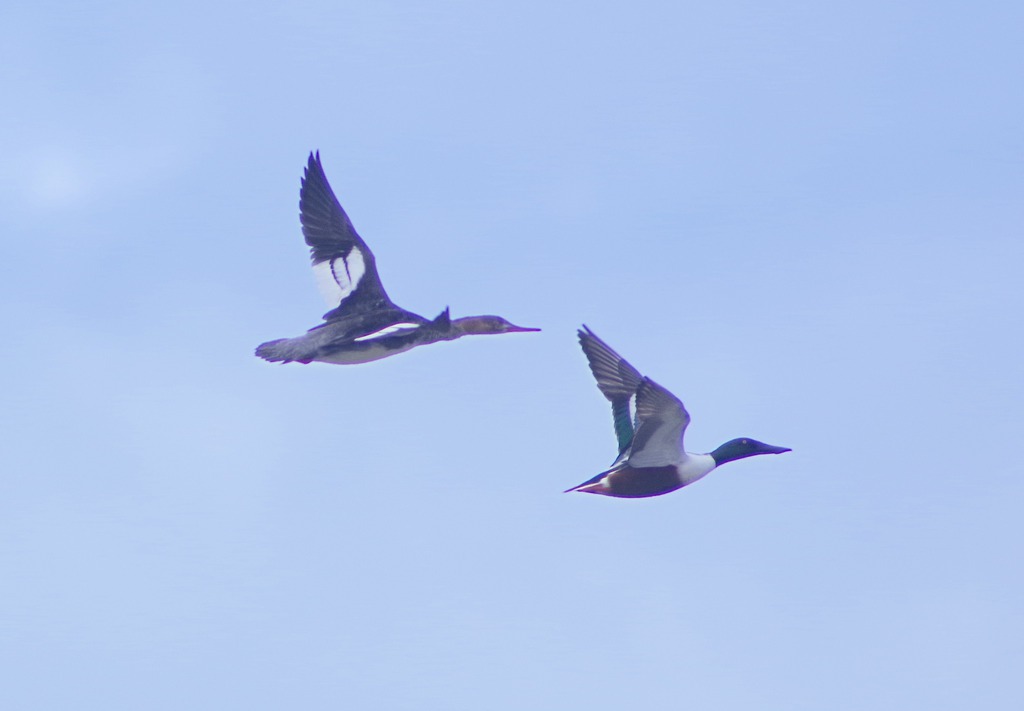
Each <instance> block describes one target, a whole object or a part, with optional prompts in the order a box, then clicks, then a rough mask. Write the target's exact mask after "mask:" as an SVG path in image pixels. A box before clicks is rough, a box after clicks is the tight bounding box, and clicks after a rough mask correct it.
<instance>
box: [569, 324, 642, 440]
mask: <svg viewBox="0 0 1024 711" xmlns="http://www.w3.org/2000/svg"><path fill="white" fill-rule="evenodd" d="M577 335H579V339H580V347H581V348H583V353H584V354H585V355H586V356H587V361H588V362H589V363H590V372H591V373H593V374H594V379H595V380H597V387H598V389H600V391H601V393H602V394H603V395H604V396H605V397H606V398H607V399H608V400H609V401H610V402H611V404H612V418H613V420H614V423H615V436H616V437H617V438H618V441H619V454H620V455H621V454H622V453H623V452H625V451H626V450H627V449H629V446H630V444H631V443H632V442H633V421H632V417H631V416H630V412H629V405H630V400H631V399H632V397H633V395H634V394H635V393H636V390H637V388H638V387H640V382H641V380H642V379H643V376H641V375H640V373H639V372H638V371H637V369H636V368H634V367H633V366H631V365H630V364H629V363H627V362H626V359H625V358H623V357H622V356H620V355H619V354H618V353H616V352H615V351H614V350H612V348H611V346H609V345H608V344H607V343H605V342H604V341H602V340H601V339H600V338H598V337H597V336H596V335H594V332H593V331H591V330H590V329H589V328H587V327H586V326H584V327H583V328H582V329H580V330H579V331H578V332H577Z"/></svg>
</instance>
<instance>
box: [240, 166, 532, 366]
mask: <svg viewBox="0 0 1024 711" xmlns="http://www.w3.org/2000/svg"><path fill="white" fill-rule="evenodd" d="M299 218H300V220H301V221H302V234H303V235H304V236H305V238H306V244H308V245H309V246H310V252H311V256H312V260H313V274H314V276H315V277H316V281H317V286H318V287H319V288H320V291H321V293H322V294H323V295H324V298H325V299H326V300H327V302H328V303H329V304H330V305H331V306H332V307H333V308H332V309H331V310H330V311H328V312H327V313H326V314H324V323H322V324H320V325H319V326H315V327H314V328H311V329H310V330H309V331H308V332H307V333H305V334H304V335H302V336H298V337H296V338H280V339H277V340H275V341H268V342H267V343H263V344H261V345H260V346H259V347H258V348H257V349H256V355H258V356H259V357H260V358H263V359H265V360H269V361H275V362H284V363H290V362H297V363H311V362H313V361H320V362H322V363H337V364H341V365H353V364H356V363H368V362H370V361H374V360H380V359H381V358H387V357H388V356H392V355H396V354H398V353H403V352H405V351H407V350H410V349H412V348H415V347H416V346H422V345H426V344H428V343H437V342H438V341H452V340H455V339H456V338H461V337H462V336H467V335H480V334H492V333H513V332H517V331H538V330H540V329H537V328H522V327H520V326H514V325H513V324H511V323H509V322H508V321H506V320H505V319H503V318H501V317H500V316H468V317H465V318H459V319H452V318H451V317H450V316H449V314H448V309H445V310H444V311H443V312H441V314H440V315H439V316H438V317H437V318H435V319H433V320H430V319H426V318H423V317H422V316H420V315H418V314H414V313H412V312H411V311H406V310H405V309H403V308H401V307H399V306H396V305H395V304H394V303H393V302H392V301H391V299H390V298H388V295H387V292H385V291H384V286H383V284H381V281H380V276H379V275H378V274H377V263H376V259H375V258H374V256H373V252H371V251H370V248H369V247H367V246H366V243H365V242H363V240H362V238H361V237H360V236H359V235H358V234H357V233H356V230H355V228H354V227H353V226H352V222H351V220H349V218H348V215H346V214H345V211H344V210H343V209H342V207H341V204H340V203H339V202H338V199H337V198H336V197H335V196H334V191H333V190H331V186H330V184H329V183H328V182H327V176H326V175H325V174H324V169H323V166H322V165H321V164H320V154H319V153H317V154H312V153H311V154H310V156H309V163H308V165H307V166H306V170H305V177H303V179H302V189H301V190H300V192H299Z"/></svg>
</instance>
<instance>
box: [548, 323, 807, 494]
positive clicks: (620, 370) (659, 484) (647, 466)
mask: <svg viewBox="0 0 1024 711" xmlns="http://www.w3.org/2000/svg"><path fill="white" fill-rule="evenodd" d="M578 335H579V339H580V346H581V347H582V348H583V352H584V353H585V354H586V356H587V360H588V361H589V363H590V370H591V372H592V373H593V374H594V378H595V379H596V380H597V387H598V388H599V389H600V390H601V393H602V394H603V395H604V396H605V397H606V398H607V399H608V400H609V401H610V402H611V403H612V416H613V418H614V423H615V434H616V436H617V437H618V440H619V455H618V457H616V459H615V461H614V462H613V463H612V466H611V468H610V469H608V470H607V471H603V472H601V473H600V474H598V475H597V476H595V477H593V478H592V479H588V480H587V481H585V482H583V483H582V484H580V485H579V486H574V487H572V488H571V489H567V490H566V493H568V492H570V491H582V492H585V493H588V494H602V495H604V496H617V497H622V498H642V497H646V496H659V495H661V494H667V493H668V492H670V491H675V490H676V489H681V488H682V487H684V486H686V485H688V484H692V483H693V482H695V481H697V480H698V479H700V478H702V477H704V476H706V475H707V474H709V473H710V472H711V470H713V469H715V468H716V467H720V466H721V465H723V464H725V463H726V462H732V461H735V460H737V459H744V458H745V457H752V456H754V455H756V454H782V453H783V452H789V451H791V450H790V449H789V448H787V447H775V446H773V445H770V444H765V443H763V442H758V441H757V440H756V439H750V438H749V437H740V438H738V439H733V440H729V441H728V442H726V443H725V444H723V445H722V446H720V447H719V448H718V449H716V450H714V451H713V452H710V453H708V454H694V453H691V452H687V451H686V450H685V449H684V448H683V433H684V432H685V431H686V426H687V425H688V424H690V414H689V413H688V412H687V411H686V408H685V407H683V403H682V402H680V401H679V399H678V398H677V397H676V396H675V395H673V394H672V393H670V392H669V391H668V390H666V389H665V388H663V387H662V386H660V385H658V384H657V383H656V382H654V381H653V380H651V379H650V378H647V377H644V376H642V375H640V373H639V372H638V371H637V369H636V368H634V367H633V366H632V365H630V364H629V363H627V362H626V360H625V359H624V358H623V357H622V356H620V355H619V354H618V353H616V352H615V351H614V350H612V349H611V347H610V346H609V345H608V344H607V343H605V342H604V341H602V340H601V339H600V338H598V337H597V336H596V335H594V332H593V331H591V330H590V329H589V328H587V327H586V326H584V327H583V328H582V329H581V330H580V331H579V332H578ZM631 410H632V412H631Z"/></svg>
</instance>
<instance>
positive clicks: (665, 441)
mask: <svg viewBox="0 0 1024 711" xmlns="http://www.w3.org/2000/svg"><path fill="white" fill-rule="evenodd" d="M636 423H637V424H636V432H635V433H634V435H633V444H632V446H631V448H630V452H629V459H628V461H629V465H630V466H631V467H636V468H642V467H662V466H667V465H669V464H675V463H677V462H678V461H679V460H680V458H681V456H682V453H683V433H684V432H685V431H686V426H687V425H688V424H690V413H688V412H687V411H686V408H685V407H683V403H682V402H680V400H679V398H677V397H676V396H675V395H673V394H672V393H670V392H669V391H668V390H666V389H665V388H663V387H661V386H660V385H658V384H657V383H656V382H654V381H653V380H651V379H650V378H644V379H643V380H642V381H641V382H640V386H639V387H638V388H637V392H636Z"/></svg>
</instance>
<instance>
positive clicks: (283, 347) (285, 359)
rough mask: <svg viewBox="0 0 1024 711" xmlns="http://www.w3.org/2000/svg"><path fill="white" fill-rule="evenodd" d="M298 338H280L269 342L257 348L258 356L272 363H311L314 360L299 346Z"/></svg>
mask: <svg viewBox="0 0 1024 711" xmlns="http://www.w3.org/2000/svg"><path fill="white" fill-rule="evenodd" d="M297 340H298V339H296V338H278V339H277V340H276V341H267V342H266V343H261V344H260V345H259V346H257V347H256V355H258V356H259V357H260V358H262V359H263V360H269V361H270V362H271V363H291V362H293V361H295V362H299V363H309V362H310V361H311V360H312V359H311V358H310V357H309V354H308V353H307V352H306V349H304V348H303V347H302V346H300V345H297V344H296V343H295V341H297Z"/></svg>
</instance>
